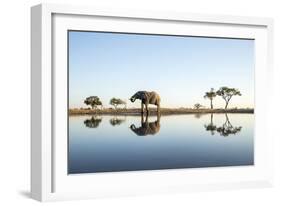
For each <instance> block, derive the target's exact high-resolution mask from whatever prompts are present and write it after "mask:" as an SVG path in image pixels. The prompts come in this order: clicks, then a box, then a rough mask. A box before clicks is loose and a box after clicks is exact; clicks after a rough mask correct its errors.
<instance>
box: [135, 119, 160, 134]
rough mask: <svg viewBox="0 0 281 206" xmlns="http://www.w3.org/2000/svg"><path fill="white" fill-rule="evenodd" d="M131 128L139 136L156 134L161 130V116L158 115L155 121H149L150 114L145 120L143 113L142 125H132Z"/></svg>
mask: <svg viewBox="0 0 281 206" xmlns="http://www.w3.org/2000/svg"><path fill="white" fill-rule="evenodd" d="M130 129H131V130H132V131H133V132H134V133H135V134H136V135H138V136H146V135H155V134H156V133H158V132H159V130H160V116H157V120H156V121H155V122H148V116H146V119H145V121H143V115H142V116H141V126H140V127H138V128H137V127H136V126H135V125H134V124H132V125H131V126H130Z"/></svg>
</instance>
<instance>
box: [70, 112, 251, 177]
mask: <svg viewBox="0 0 281 206" xmlns="http://www.w3.org/2000/svg"><path fill="white" fill-rule="evenodd" d="M253 130H254V115H253V114H228V115H225V114H213V115H211V114H204V115H193V114H189V115H169V116H162V117H161V118H159V119H157V117H155V116H151V117H148V119H146V118H143V119H142V118H141V116H106V115H104V116H70V117H69V154H68V155H69V157H68V172H69V174H77V173H94V172H115V171H134V170H154V169H176V168H198V167H215V166H242V165H253V164H254V135H253Z"/></svg>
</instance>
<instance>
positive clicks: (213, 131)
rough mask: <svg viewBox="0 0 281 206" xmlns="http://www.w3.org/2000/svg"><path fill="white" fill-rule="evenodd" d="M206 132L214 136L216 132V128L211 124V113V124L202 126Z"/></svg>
mask: <svg viewBox="0 0 281 206" xmlns="http://www.w3.org/2000/svg"><path fill="white" fill-rule="evenodd" d="M204 127H205V129H206V131H210V132H211V135H214V134H215V132H216V130H217V126H216V125H214V123H213V113H212V114H211V123H210V124H208V125H204Z"/></svg>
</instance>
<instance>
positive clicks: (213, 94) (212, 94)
mask: <svg viewBox="0 0 281 206" xmlns="http://www.w3.org/2000/svg"><path fill="white" fill-rule="evenodd" d="M216 96H217V93H216V92H215V90H214V88H211V90H210V91H209V92H206V93H205V95H204V98H205V99H206V98H208V99H209V100H210V101H211V109H213V99H214V98H215V97H216Z"/></svg>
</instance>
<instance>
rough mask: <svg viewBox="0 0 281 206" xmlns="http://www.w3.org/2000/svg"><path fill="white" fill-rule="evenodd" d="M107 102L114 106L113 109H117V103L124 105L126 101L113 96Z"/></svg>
mask: <svg viewBox="0 0 281 206" xmlns="http://www.w3.org/2000/svg"><path fill="white" fill-rule="evenodd" d="M109 104H111V105H112V106H114V108H115V109H117V106H118V105H126V102H125V101H123V100H122V99H119V98H115V97H113V98H111V99H110V101H109Z"/></svg>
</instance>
